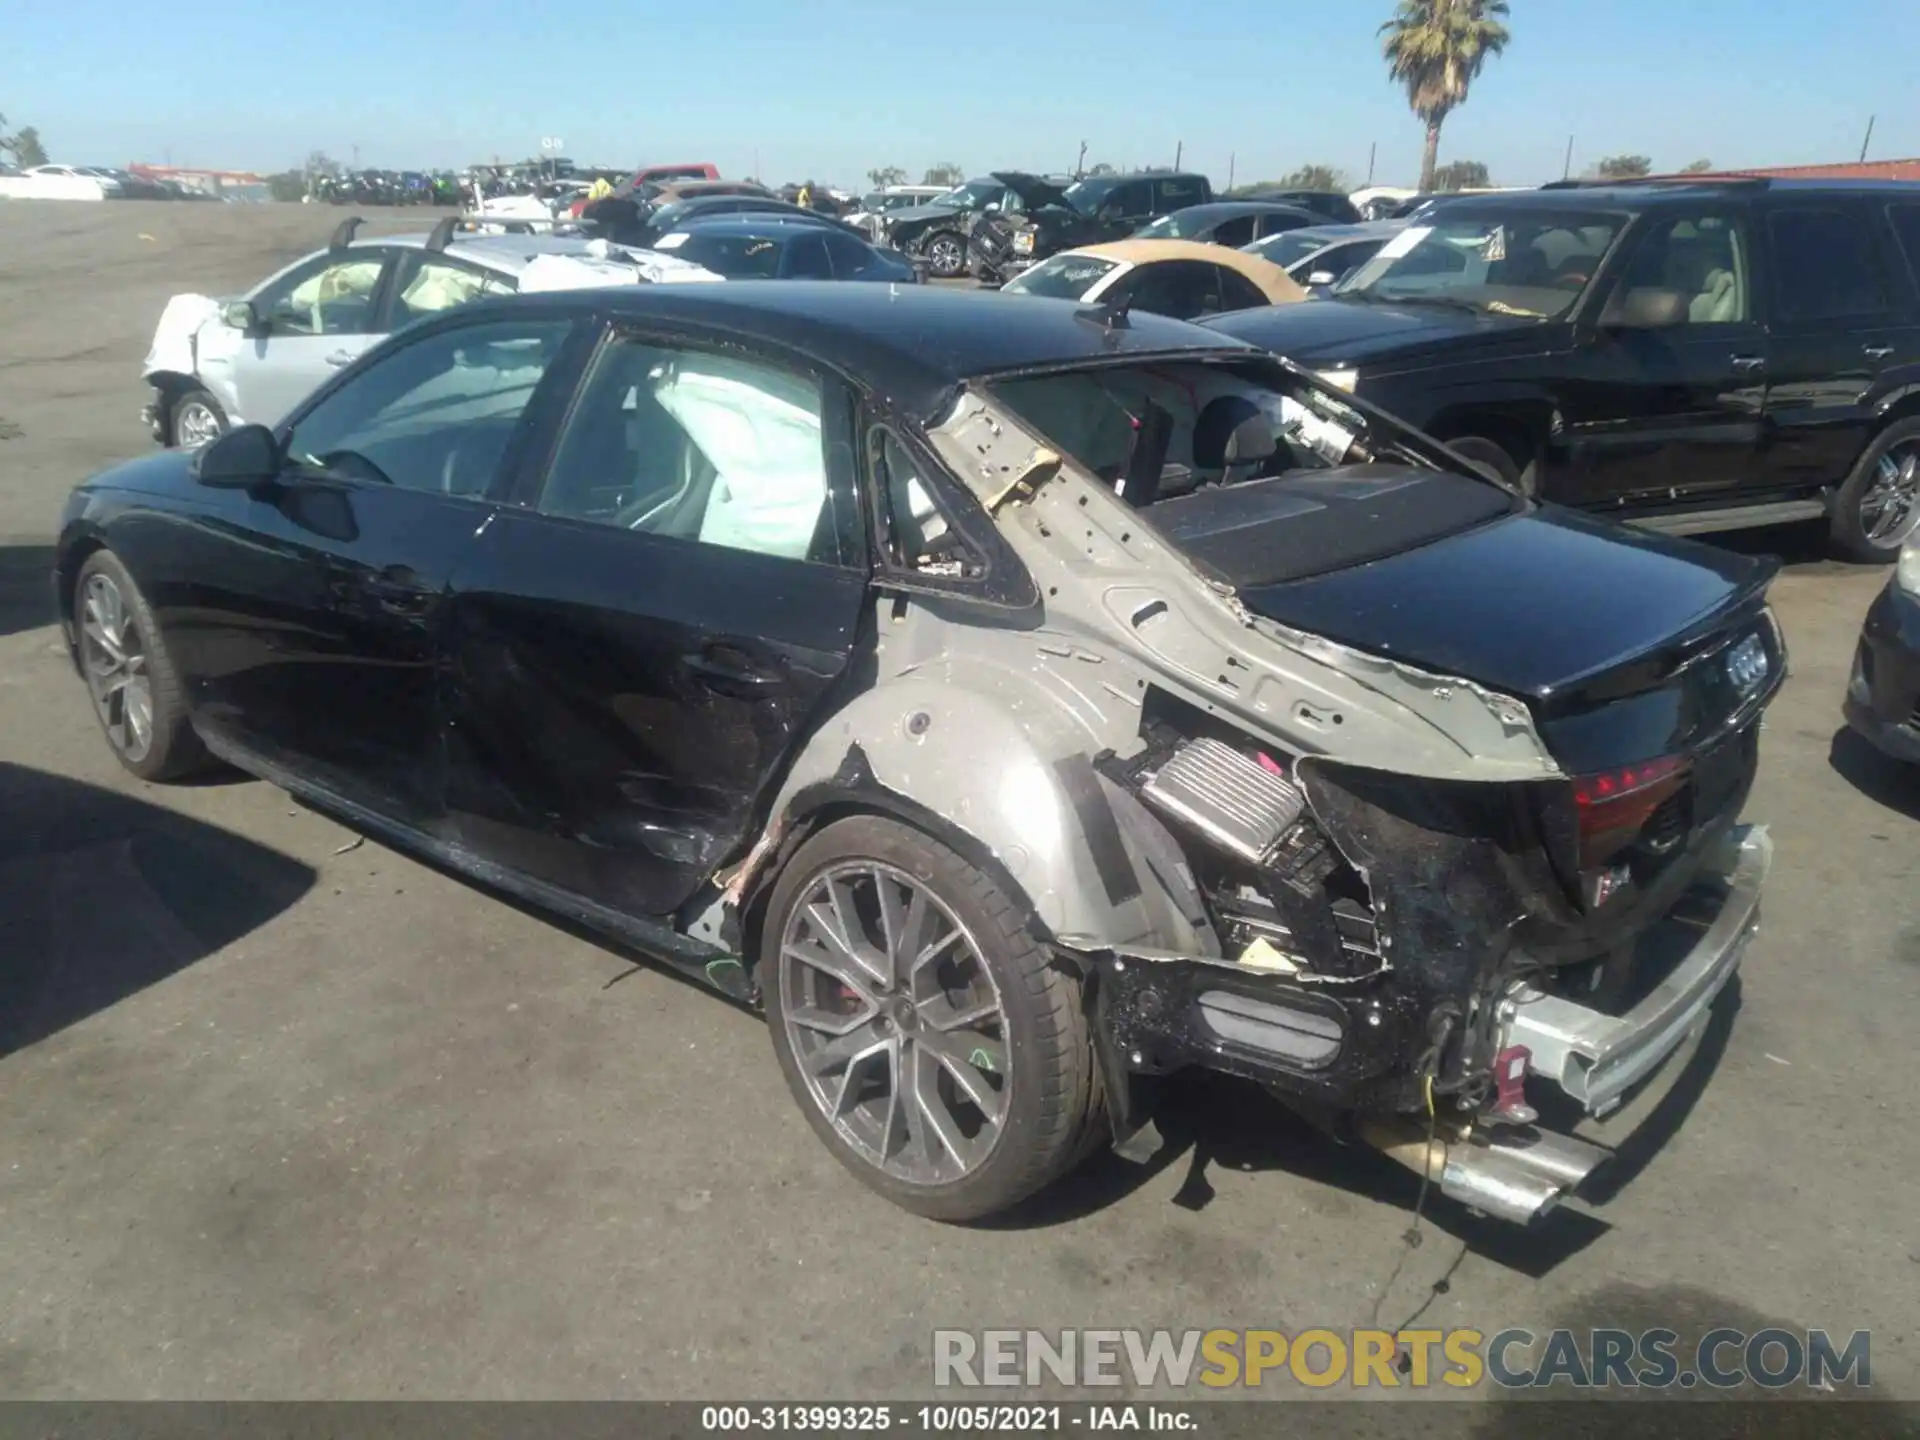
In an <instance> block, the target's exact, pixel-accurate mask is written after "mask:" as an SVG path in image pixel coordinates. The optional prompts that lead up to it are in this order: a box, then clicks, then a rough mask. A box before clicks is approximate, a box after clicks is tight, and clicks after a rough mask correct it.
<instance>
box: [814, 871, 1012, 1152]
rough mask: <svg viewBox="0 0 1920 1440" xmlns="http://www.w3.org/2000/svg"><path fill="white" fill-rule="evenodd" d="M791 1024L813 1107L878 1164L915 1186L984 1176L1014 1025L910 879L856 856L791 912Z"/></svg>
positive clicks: (963, 931)
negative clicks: (1009, 1027)
mask: <svg viewBox="0 0 1920 1440" xmlns="http://www.w3.org/2000/svg"><path fill="white" fill-rule="evenodd" d="M779 1005H780V1023H781V1024H782V1025H783V1026H784V1027H785V1030H786V1038H787V1042H788V1044H789V1045H790V1046H791V1048H792V1052H793V1056H794V1059H795V1060H796V1062H797V1063H798V1066H799V1068H800V1071H801V1074H802V1076H803V1077H804V1080H805V1083H806V1088H807V1090H808V1092H809V1094H810V1095H811V1096H812V1098H813V1101H814V1103H815V1104H816V1105H817V1106H819V1107H820V1111H821V1113H822V1114H823V1115H824V1116H825V1117H826V1118H827V1120H828V1121H829V1123H831V1125H832V1126H833V1128H834V1130H835V1131H836V1132H837V1133H838V1134H839V1135H840V1136H841V1138H842V1139H844V1140H845V1141H846V1143H847V1144H848V1145H849V1146H851V1147H852V1148H853V1149H854V1150H855V1151H856V1152H857V1153H858V1154H859V1155H860V1156H862V1157H863V1158H864V1159H865V1160H866V1161H867V1162H868V1163H870V1164H872V1165H873V1166H875V1167H877V1168H878V1169H879V1170H880V1171H882V1172H883V1173H884V1174H886V1175H888V1176H890V1177H892V1178H893V1179H896V1180H900V1181H904V1182H906V1183H907V1184H910V1185H916V1186H928V1185H944V1184H949V1183H951V1182H953V1181H956V1180H959V1179H962V1178H963V1177H965V1176H967V1175H970V1174H972V1173H974V1172H975V1171H977V1170H978V1169H979V1168H980V1167H981V1166H982V1165H984V1164H985V1163H986V1162H987V1160H988V1159H989V1158H990V1157H991V1156H992V1154H993V1153H994V1149H995V1147H996V1146H997V1145H998V1144H999V1142H1000V1139H1001V1135H1002V1131H1003V1127H1004V1125H1005V1122H1006V1118H1007V1114H1008V1105H1009V1102H1010V1101H1011V1098H1012V1094H1013V1091H1012V1087H1013V1084H1014V1083H1015V1077H1014V1076H1013V1075H1012V1074H1011V1073H1010V1072H1011V1067H1010V1065H1009V1063H1008V1046H1007V1018H1006V1014H1005V1012H1004V1009H1003V1006H1002V999H1001V995H1000V991H999V987H998V985H997V984H996V982H995V980H994V977H993V974H992V972H991V970H989V969H988V967H987V964H986V962H985V960H984V959H983V957H982V952H981V948H980V945H979V943H978V941H977V940H976V939H975V937H974V936H973V935H972V934H970V933H969V932H968V930H967V928H966V926H965V925H963V924H962V923H961V921H960V920H959V918H958V917H957V916H956V915H955V913H954V912H953V910H952V909H950V908H949V907H948V906H947V905H946V903H945V902H943V901H942V900H941V899H940V897H939V896H937V895H935V894H934V893H933V891H932V890H931V889H929V888H928V887H927V886H926V885H925V884H924V883H923V882H922V881H920V880H918V879H916V878H915V877H913V876H912V875H909V874H907V873H906V872H905V871H902V870H899V869H896V868H894V867H893V866H890V865H887V864H884V863H881V862H879V861H873V860H851V861H846V862H843V863H841V864H838V865H835V866H833V867H831V868H829V869H827V870H824V871H822V872H821V873H820V874H819V875H818V876H816V877H815V878H814V880H813V881H812V882H811V883H810V884H809V885H808V887H807V889H806V891H805V893H804V894H803V895H802V896H801V897H800V898H799V900H798V902H797V903H795V904H794V905H793V906H792V907H791V908H790V910H789V911H788V915H787V922H786V926H785V930H784V933H783V934H782V935H781V938H780V950H779Z"/></svg>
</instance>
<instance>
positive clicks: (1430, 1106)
mask: <svg viewBox="0 0 1920 1440" xmlns="http://www.w3.org/2000/svg"><path fill="white" fill-rule="evenodd" d="M1427 1117H1428V1118H1429V1119H1431V1118H1433V1076H1431V1075H1429V1076H1427Z"/></svg>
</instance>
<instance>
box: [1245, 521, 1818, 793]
mask: <svg viewBox="0 0 1920 1440" xmlns="http://www.w3.org/2000/svg"><path fill="white" fill-rule="evenodd" d="M1777 570H1778V562H1777V561H1774V560H1772V559H1770V558H1769V559H1761V558H1755V557H1751V556H1744V555H1735V554H1730V553H1728V552H1725V551H1721V550H1716V549H1712V548H1709V547H1708V546H1705V545H1700V544H1696V543H1694V542H1692V541H1686V540H1675V539H1667V538H1663V537H1659V536H1653V535H1646V534H1642V533H1639V532H1636V531H1629V530H1625V529H1622V528H1621V527H1618V526H1615V525H1611V524H1608V523H1607V522H1605V521H1600V520H1594V519H1589V518H1588V517H1585V516H1582V515H1578V514H1575V513H1573V512H1570V511H1562V510H1557V509H1554V508H1552V507H1543V508H1538V509H1534V510H1531V511H1525V512H1520V513H1515V514H1511V515H1507V516H1503V517H1501V518H1498V519H1495V520H1492V521H1491V522H1489V523H1486V524H1482V525H1477V526H1473V527H1472V528H1469V529H1465V530H1462V531H1459V532H1456V533H1453V534H1448V535H1444V536H1442V537H1439V538H1436V539H1434V540H1433V541H1431V542H1430V543H1427V544H1423V545H1418V546H1416V547H1414V548H1411V549H1407V550H1403V551H1401V552H1399V553H1397V554H1393V555H1389V556H1385V557H1383V558H1379V559H1373V560H1369V561H1368V562H1366V563H1363V564H1356V565H1350V566H1346V567H1344V568H1339V569H1331V570H1328V571H1326V572H1324V573H1320V574H1316V575H1311V576H1306V577H1303V578H1297V579H1288V580H1284V581H1280V582H1278V583H1272V584H1245V583H1242V584H1241V585H1240V587H1239V595H1240V599H1241V600H1242V601H1243V602H1244V603H1245V604H1246V606H1247V607H1248V608H1249V609H1250V610H1252V611H1253V612H1254V613H1255V614H1256V615H1260V616H1263V617H1265V618H1267V619H1269V620H1273V621H1276V622H1278V623H1280V624H1283V625H1286V626H1288V627H1290V628H1293V629H1298V630H1304V631H1307V632H1309V633H1311V634H1315V635H1320V636H1324V637H1325V638H1327V639H1329V640H1335V641H1338V642H1340V643H1342V644H1345V645H1351V646H1353V647H1354V648H1355V649H1359V650H1365V651H1369V652H1371V653H1374V654H1378V655H1384V656H1388V657H1391V658H1393V659H1397V660H1403V661H1405V662H1406V663H1407V664H1409V665H1413V666H1416V667H1418V668H1420V669H1423V670H1428V671H1433V672H1437V673H1440V674H1446V675H1457V676H1460V677H1462V678H1464V679H1468V680H1472V681H1475V682H1477V683H1479V684H1481V685H1485V686H1487V687H1488V688H1490V689H1494V690H1499V691H1504V692H1506V693H1507V694H1510V695H1514V696H1517V697H1520V698H1523V699H1525V700H1526V701H1527V702H1528V703H1529V705H1530V706H1531V707H1532V709H1533V711H1534V714H1535V717H1536V721H1537V723H1538V724H1539V727H1540V729H1541V733H1542V736H1543V738H1545V740H1546V741H1547V743H1548V745H1549V746H1550V747H1551V748H1552V750H1553V751H1554V754H1555V756H1556V758H1557V759H1559V760H1560V762H1561V763H1562V764H1563V765H1564V766H1565V767H1566V768H1567V770H1568V771H1569V773H1573V774H1587V773H1592V772H1595V771H1599V770H1604V769H1607V768H1609V767H1612V766H1618V765H1625V764H1631V763H1635V762H1638V761H1642V760H1647V759H1651V758H1654V757H1656V756H1669V755H1678V754H1685V753H1690V752H1692V751H1695V750H1698V749H1702V748H1705V747H1708V746H1711V745H1713V744H1714V743H1715V742H1716V741H1718V740H1719V739H1721V738H1722V737H1724V736H1725V735H1726V734H1728V733H1729V732H1730V731H1731V730H1732V729H1734V728H1737V727H1738V726H1739V725H1741V724H1743V723H1744V722H1745V720H1746V719H1747V718H1749V717H1750V716H1751V715H1752V714H1754V713H1755V712H1757V710H1758V709H1759V708H1760V706H1762V705H1764V704H1765V702H1766V701H1767V699H1769V698H1770V697H1771V696H1772V694H1773V692H1774V690H1775V689H1776V688H1777V687H1778V685H1779V682H1780V679H1781V676H1782V674H1783V673H1784V670H1785V655H1784V652H1783V648H1782V645H1781V642H1780V636H1779V633H1778V631H1777V629H1775V627H1774V626H1773V624H1772V622H1771V620H1770V618H1769V617H1768V615H1767V613H1766V605H1765V597H1766V589H1767V586H1768V584H1769V583H1770V582H1771V580H1772V578H1773V576H1774V574H1775V572H1776V571H1777Z"/></svg>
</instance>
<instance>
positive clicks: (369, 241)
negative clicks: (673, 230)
mask: <svg viewBox="0 0 1920 1440" xmlns="http://www.w3.org/2000/svg"><path fill="white" fill-rule="evenodd" d="M428 238H429V237H428V236H426V235H365V236H357V237H356V238H355V239H354V241H353V244H352V245H350V246H349V247H348V248H349V249H353V250H360V249H365V248H368V247H371V246H377V245H386V246H390V247H392V248H395V249H399V250H424V249H426V247H427V240H428ZM590 243H591V241H589V240H588V239H587V238H586V237H585V236H579V235H456V236H455V237H454V238H453V239H451V240H449V241H448V242H447V247H446V253H447V254H448V255H451V256H452V257H453V258H454V259H456V260H466V261H468V262H470V263H472V264H475V265H484V266H486V267H487V268H488V269H489V270H500V271H504V272H505V273H507V274H509V275H518V274H519V273H520V272H521V271H522V270H524V269H526V268H527V265H528V264H529V263H530V262H531V261H532V260H533V258H534V257H535V256H537V255H584V254H586V253H587V246H588V245H589V244H590ZM316 253H325V252H324V251H321V252H316Z"/></svg>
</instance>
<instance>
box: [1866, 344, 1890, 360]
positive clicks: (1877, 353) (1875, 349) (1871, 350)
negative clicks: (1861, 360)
mask: <svg viewBox="0 0 1920 1440" xmlns="http://www.w3.org/2000/svg"><path fill="white" fill-rule="evenodd" d="M1860 353H1861V354H1862V355H1864V356H1866V357H1867V358H1868V359H1869V360H1884V359H1886V358H1887V357H1888V356H1889V355H1891V354H1893V346H1891V345H1862V346H1861V347H1860Z"/></svg>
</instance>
